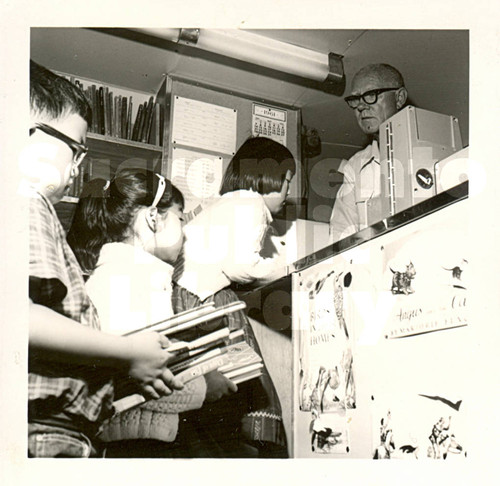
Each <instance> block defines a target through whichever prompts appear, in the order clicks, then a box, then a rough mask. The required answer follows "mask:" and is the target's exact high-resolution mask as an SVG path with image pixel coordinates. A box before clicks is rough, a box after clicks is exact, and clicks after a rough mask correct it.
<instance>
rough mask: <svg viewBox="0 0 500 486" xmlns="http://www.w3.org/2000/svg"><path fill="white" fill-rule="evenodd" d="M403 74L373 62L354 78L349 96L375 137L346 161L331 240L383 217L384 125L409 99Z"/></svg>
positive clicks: (363, 126)
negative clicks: (380, 142)
mask: <svg viewBox="0 0 500 486" xmlns="http://www.w3.org/2000/svg"><path fill="white" fill-rule="evenodd" d="M407 97H408V92H407V91H406V88H405V87H404V80H403V76H402V75H401V73H400V72H399V71H398V70H397V69H396V68H394V67H392V66H390V65H388V64H370V65H368V66H365V67H364V68H362V69H360V70H359V71H358V72H357V73H356V74H355V75H354V78H353V80H352V86H351V94H350V95H349V96H347V97H346V98H345V101H346V102H347V104H348V105H349V107H350V108H352V109H353V110H354V114H355V116H356V120H357V122H358V125H359V127H360V128H361V130H362V131H363V132H364V133H365V134H366V135H368V136H369V137H370V138H371V139H372V143H371V144H370V145H368V146H367V147H366V148H365V149H364V150H361V151H359V152H357V153H356V154H354V155H353V156H352V157H351V158H350V159H349V160H343V161H342V162H341V164H340V167H339V172H341V173H342V174H343V175H344V181H343V183H342V185H341V187H340V189H339V192H338V193H337V197H336V199H335V203H334V206H333V211H332V215H331V217H330V241H331V242H332V243H334V242H336V241H339V240H341V239H343V238H345V237H347V236H349V235H351V234H353V233H356V232H357V231H360V230H361V229H363V228H366V227H367V226H370V225H371V224H373V223H376V222H377V221H380V220H381V219H383V216H382V211H381V201H380V155H379V147H378V136H379V127H380V124H381V123H383V122H385V121H386V120H387V119H388V118H390V117H391V116H392V115H394V114H395V113H397V112H398V111H399V110H401V109H402V108H403V107H404V105H405V103H406V100H407Z"/></svg>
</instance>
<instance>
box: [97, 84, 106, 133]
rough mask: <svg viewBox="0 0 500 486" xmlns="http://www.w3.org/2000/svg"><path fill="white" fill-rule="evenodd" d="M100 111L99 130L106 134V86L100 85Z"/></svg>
mask: <svg viewBox="0 0 500 486" xmlns="http://www.w3.org/2000/svg"><path fill="white" fill-rule="evenodd" d="M97 106H98V111H99V120H98V121H99V132H98V133H100V134H101V135H104V134H105V133H104V87H103V86H99V92H98V104H97Z"/></svg>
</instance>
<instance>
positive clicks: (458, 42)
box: [31, 28, 469, 153]
mask: <svg viewBox="0 0 500 486" xmlns="http://www.w3.org/2000/svg"><path fill="white" fill-rule="evenodd" d="M253 32H256V33H259V34H261V35H264V36H267V37H270V38H274V39H277V40H281V41H285V42H289V43H291V44H296V45H300V46H303V47H307V48H310V49H314V50H317V51H320V52H324V53H327V52H334V53H336V54H341V55H343V56H344V58H343V62H344V69H345V74H346V80H347V88H346V90H348V88H349V82H350V80H351V79H352V76H353V74H354V73H355V72H356V71H357V70H358V69H359V68H360V67H362V66H363V65H365V64H369V63H373V62H385V63H389V64H392V65H394V66H395V67H397V68H398V69H399V70H400V71H401V72H402V73H403V76H404V78H405V81H406V86H407V88H408V91H409V94H410V102H411V104H414V105H416V106H419V107H421V108H425V109H428V110H431V111H437V112H440V113H445V114H448V115H454V116H456V117H457V118H458V119H459V121H460V127H461V132H462V138H463V142H464V144H466V145H467V144H468V138H469V34H468V31H464V30H462V31H450V30H448V31H445V30H295V29H293V30H292V29H288V30H284V29H283V30H253ZM31 56H32V58H33V59H34V60H35V61H37V62H39V63H40V64H43V65H45V66H47V67H49V68H52V69H55V70H58V71H63V72H68V73H72V74H74V75H76V76H81V77H87V78H92V79H97V80H100V81H102V82H103V83H108V84H113V85H118V86H123V87H127V88H129V89H135V90H139V91H144V92H149V93H155V92H156V90H157V89H158V87H159V86H160V85H161V82H162V80H163V77H164V75H165V74H175V75H178V76H185V77H189V78H192V79H195V80H197V81H200V82H203V83H206V84H209V85H215V86H218V87H223V88H225V89H229V90H232V91H234V92H236V93H242V94H246V95H250V96H254V97H258V98H262V99H263V100H268V101H274V102H275V103H281V104H285V105H291V106H294V107H299V108H301V109H302V115H303V123H304V124H305V125H307V126H310V127H314V128H317V129H318V131H319V133H320V137H321V140H322V142H323V146H324V147H325V148H327V149H328V152H330V153H331V152H332V149H333V151H335V150H334V149H335V148H336V147H337V148H338V149H339V150H340V149H342V148H344V149H347V150H351V151H352V150H354V149H355V147H360V146H363V145H364V144H365V142H366V140H365V138H364V136H363V134H362V133H360V130H359V128H358V127H357V125H356V123H355V121H354V117H353V115H352V113H351V110H350V109H349V108H348V107H347V106H346V105H345V103H344V101H343V99H342V97H341V96H336V95H332V94H327V93H324V92H322V91H320V90H318V89H313V88H311V87H307V86H305V85H298V84H295V83H294V82H291V81H290V80H284V79H277V78H273V77H269V76H267V75H265V74H259V73H256V72H255V70H249V69H248V65H242V64H241V63H236V64H235V63H232V65H229V64H220V62H216V61H220V59H219V60H217V59H215V61H214V59H210V60H207V59H203V58H201V57H197V56H195V55H193V50H192V49H191V50H189V49H188V50H186V49H185V48H180V49H179V48H178V47H177V46H176V45H174V44H172V43H168V42H166V41H159V40H155V39H149V38H145V37H142V36H140V35H139V36H137V35H132V36H131V34H130V32H127V31H124V30H122V29H103V30H100V31H96V30H89V29H72V28H33V29H32V30H31Z"/></svg>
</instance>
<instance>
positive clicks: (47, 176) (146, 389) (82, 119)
mask: <svg viewBox="0 0 500 486" xmlns="http://www.w3.org/2000/svg"><path fill="white" fill-rule="evenodd" d="M90 121H91V110H90V106H89V104H88V102H87V100H86V99H85V96H84V95H83V93H82V92H81V91H80V90H79V89H78V88H76V87H75V86H73V85H72V84H71V83H70V82H69V81H67V80H66V79H64V78H62V77H60V76H57V75H55V74H54V73H52V72H51V71H49V70H47V69H45V68H43V67H42V66H39V65H38V64H36V63H34V62H31V63H30V137H29V139H28V143H27V145H26V147H25V149H24V150H23V152H22V154H21V156H20V167H21V170H22V172H23V175H24V181H23V188H22V189H23V193H24V194H25V195H26V196H27V197H29V208H30V209H29V223H30V263H29V299H30V309H29V364H28V371H29V377H28V455H29V456H30V457H89V456H96V455H99V453H98V442H97V441H96V439H95V436H96V434H97V432H98V431H99V428H100V425H101V424H102V422H103V421H104V419H106V418H107V417H109V416H110V414H111V413H112V402H113V398H114V388H113V382H112V377H113V376H114V375H120V376H128V377H129V378H130V379H132V380H133V381H135V382H136V384H137V386H138V390H140V391H142V393H143V394H144V395H145V396H148V397H151V398H159V396H160V395H168V394H170V393H171V391H172V389H180V388H182V384H181V383H179V382H178V380H176V379H175V378H174V377H173V375H172V373H171V372H170V371H169V370H168V368H167V367H166V364H167V362H168V360H169V358H170V354H169V353H168V351H167V349H166V348H167V347H168V344H169V342H168V339H166V338H164V337H163V336H160V335H159V334H157V333H146V334H143V335H141V334H139V335H136V337H118V336H112V335H107V334H104V333H102V332H100V324H99V319H98V316H97V313H96V311H95V308H94V306H93V304H92V303H91V301H90V300H89V298H88V296H87V293H86V292H85V287H84V281H83V276H82V272H81V269H80V266H79V265H78V263H77V260H76V258H75V256H74V255H73V252H72V251H71V249H70V247H69V246H68V244H67V243H66V235H65V234H64V231H63V229H62V226H61V224H60V222H59V220H58V218H57V215H56V213H55V210H54V207H53V204H56V203H57V202H59V201H60V200H61V198H62V197H63V196H64V194H65V192H66V191H67V189H68V188H69V187H70V185H71V182H72V180H73V179H74V178H75V177H77V176H78V170H79V169H78V166H79V165H80V163H81V162H82V161H83V158H84V157H85V154H86V153H87V147H86V146H85V136H86V132H87V126H88V124H89V123H90Z"/></svg>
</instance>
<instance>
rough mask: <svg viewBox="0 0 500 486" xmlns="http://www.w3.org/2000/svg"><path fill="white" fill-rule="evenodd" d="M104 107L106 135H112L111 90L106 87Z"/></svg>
mask: <svg viewBox="0 0 500 486" xmlns="http://www.w3.org/2000/svg"><path fill="white" fill-rule="evenodd" d="M103 97H104V98H103V106H104V116H103V119H104V135H106V136H109V135H111V128H110V126H109V88H108V87H107V86H104V93H103Z"/></svg>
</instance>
